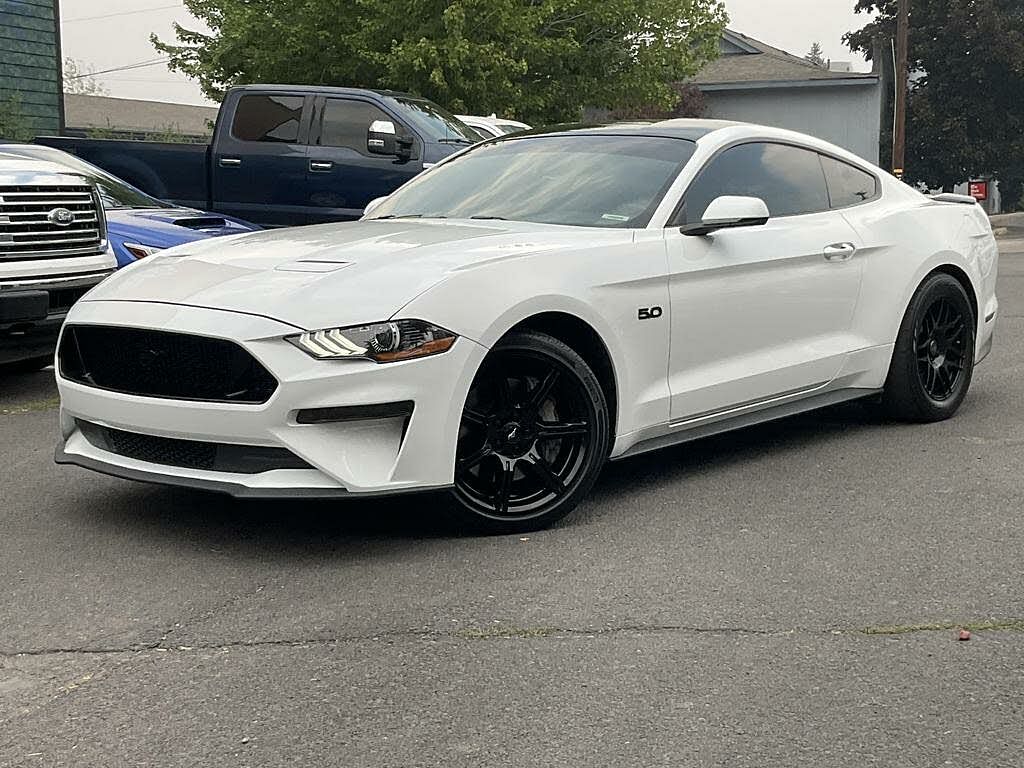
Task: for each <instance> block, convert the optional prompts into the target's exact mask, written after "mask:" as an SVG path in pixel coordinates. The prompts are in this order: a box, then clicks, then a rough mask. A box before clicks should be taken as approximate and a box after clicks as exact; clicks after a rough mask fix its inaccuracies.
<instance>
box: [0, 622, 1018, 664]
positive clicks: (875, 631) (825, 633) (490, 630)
mask: <svg viewBox="0 0 1024 768" xmlns="http://www.w3.org/2000/svg"><path fill="white" fill-rule="evenodd" d="M958 629H967V630H970V631H972V632H996V631H1004V632H1024V619H1007V620H1003V621H975V622H971V621H968V622H963V623H956V622H943V623H933V624H907V625H893V626H879V627H862V628H855V629H840V628H832V629H816V630H806V629H752V628H747V627H696V626H685V625H676V624H667V625H630V626H620V627H600V628H578V627H513V626H493V627H469V628H466V629H459V630H450V631H444V630H433V629H410V630H391V631H386V632H374V633H371V634H362V635H338V636H329V637H304V638H303V637H298V638H294V637H293V638H278V639H268V640H228V641H224V642H204V643H196V644H194V645H167V644H166V638H167V636H169V634H171V632H168V633H167V635H165V636H164V638H162V639H161V640H159V641H155V642H151V643H132V644H129V645H125V646H119V647H102V646H95V647H88V646H85V647H78V648H70V647H66V648H65V647H55V648H34V649H27V650H20V651H4V650H0V659H14V658H19V657H22V658H24V657H39V656H56V655H76V654H80V655H116V654H133V653H147V652H154V651H155V652H158V653H197V652H205V651H230V650H232V649H236V648H237V649H249V648H273V647H302V646H328V645H339V644H342V643H356V642H376V641H381V640H394V639H421V640H446V639H448V640H468V641H473V640H502V639H506V640H531V639H546V638H559V637H561V638H565V637H601V636H609V635H620V634H634V635H636V634H659V633H670V632H671V633H680V634H696V635H748V636H754V637H780V636H793V635H802V636H812V637H829V636H832V637H834V636H844V637H879V636H883V637H897V636H900V635H908V634H921V633H934V632H945V631H949V630H958Z"/></svg>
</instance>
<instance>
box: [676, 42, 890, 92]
mask: <svg viewBox="0 0 1024 768" xmlns="http://www.w3.org/2000/svg"><path fill="white" fill-rule="evenodd" d="M692 82H693V83H695V84H696V85H697V86H699V87H700V89H701V90H702V91H712V90H739V89H743V88H772V87H792V86H797V85H801V86H814V85H822V86H826V85H868V84H872V83H876V82H878V75H877V74H875V73H872V72H830V71H829V70H827V69H824V68H823V67H819V66H816V65H815V64H812V63H811V62H809V61H807V60H805V59H802V58H800V57H799V56H794V55H793V54H791V53H787V52H786V51H783V50H780V49H779V48H774V47H772V46H770V45H768V44H767V43H763V42H761V41H760V40H755V39H754V38H752V37H748V36H747V35H744V34H741V33H739V32H735V31H733V30H726V31H725V33H724V34H723V35H722V41H721V55H720V56H719V57H718V58H717V59H715V60H714V61H712V62H710V63H709V64H708V65H707V66H706V67H704V69H702V70H701V71H700V72H699V73H698V74H697V75H696V76H695V77H694V78H693V80H692Z"/></svg>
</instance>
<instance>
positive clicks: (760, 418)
mask: <svg viewBox="0 0 1024 768" xmlns="http://www.w3.org/2000/svg"><path fill="white" fill-rule="evenodd" d="M881 391H882V390H881V389H834V390H830V391H828V392H820V393H818V394H814V395H811V396H809V397H799V398H798V399H789V400H787V401H786V402H783V403H778V404H776V403H777V401H778V399H779V398H777V397H774V398H771V399H770V400H768V401H765V402H764V403H762V406H763V407H761V408H757V406H756V404H755V405H754V406H752V407H753V408H754V410H748V409H747V408H744V411H743V413H740V414H736V415H731V414H732V413H733V412H734V411H735V410H736V409H735V408H730V409H727V410H725V411H721V412H719V414H717V418H716V414H708V415H704V416H701V417H699V419H690V420H689V421H684V422H681V423H677V424H667V425H664V426H662V427H659V428H657V429H656V430H652V431H653V434H648V436H646V437H644V438H642V439H641V440H640V441H639V442H637V443H635V444H634V445H633V446H632V447H631V448H629V450H627V451H626V452H625V453H622V454H620V455H618V456H615V457H613V458H612V459H611V460H612V461H618V460H619V459H627V458H629V457H631V456H637V455H638V454H641V453H647V452H648V451H656V450H658V449H659V448H667V447H669V446H671V445H680V444H681V443H689V442H691V441H693V440H700V439H701V438H704V437H711V436H712V435H718V434H721V433H723V432H731V431H733V430H735V429H742V428H744V427H752V426H754V425H755V424H764V423H765V422H768V421H776V420H777V419H784V418H786V417H787V416H795V415H797V414H798V413H805V412H807V411H814V410H818V409H819V408H825V407H826V406H829V405H835V404H836V403H844V402H847V401H849V400H860V399H862V398H865V397H871V396H873V395H877V394H879V393H881ZM697 420H699V421H701V422H703V423H701V424H699V425H697V426H688V425H691V424H693V422H694V421H697Z"/></svg>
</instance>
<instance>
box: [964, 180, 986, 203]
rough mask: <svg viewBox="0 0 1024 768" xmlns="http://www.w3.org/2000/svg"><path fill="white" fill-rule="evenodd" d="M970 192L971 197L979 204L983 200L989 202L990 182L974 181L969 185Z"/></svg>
mask: <svg viewBox="0 0 1024 768" xmlns="http://www.w3.org/2000/svg"><path fill="white" fill-rule="evenodd" d="M967 188H968V192H967V194H969V195H970V196H971V197H973V198H974V199H975V200H978V201H979V202H980V201H981V200H988V182H987V181H972V182H971V183H970V184H969V185H968V187H967Z"/></svg>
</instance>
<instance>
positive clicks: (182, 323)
mask: <svg viewBox="0 0 1024 768" xmlns="http://www.w3.org/2000/svg"><path fill="white" fill-rule="evenodd" d="M69 319H70V321H71V322H74V323H82V324H98V325H122V326H128V327H137V328H151V329H159V330H163V331H176V332H180V333H189V334H197V335H203V336H216V337H218V338H224V339H228V340H230V341H233V342H235V343H237V344H239V345H241V346H242V347H244V348H245V349H246V350H247V351H248V352H249V353H250V354H252V355H253V356H254V357H255V358H257V359H258V360H259V361H260V362H261V363H262V364H263V365H264V366H265V367H266V368H267V370H268V371H270V372H271V373H272V374H273V375H274V377H275V378H276V379H277V380H278V382H279V384H278V387H277V390H276V391H275V392H274V394H273V395H272V396H271V397H270V399H269V400H268V401H267V402H266V403H263V404H260V405H240V404H229V403H214V402H192V401H182V400H170V399H162V398H152V397H139V396H135V395H127V394H121V393H117V392H110V391H106V390H100V389H96V388H93V387H89V386H85V385H82V384H77V383H75V382H72V381H69V380H67V379H64V378H62V377H61V376H60V375H58V377H57V383H58V389H59V391H60V396H61V414H60V419H61V431H62V435H63V442H62V444H61V445H60V446H59V447H58V449H57V454H56V460H57V461H58V462H59V463H65V464H77V465H79V466H83V467H86V468H88V469H92V470H95V471H99V472H104V473H106V474H110V475H116V476H119V477H125V478H128V479H132V480H142V481H148V482H156V483H164V484H168V485H184V486H189V487H194V488H201V489H207V490H215V491H222V492H225V493H229V494H231V495H234V496H241V497H271V498H272V497H283V496H300V497H311V496H312V497H321V496H323V497H333V496H347V495H375V494H385V493H399V492H403V491H421V490H429V489H435V488H444V487H449V486H450V485H451V484H452V482H453V476H454V468H455V444H456V440H457V438H458V430H459V423H460V421H461V417H462V408H463V404H464V403H465V399H466V394H467V392H468V391H469V386H470V384H471V383H472V379H473V376H474V374H475V373H476V370H477V368H478V367H479V365H480V363H481V362H482V360H483V358H484V355H485V354H486V352H487V350H486V349H485V348H484V347H482V346H480V345H479V344H477V343H476V342H473V341H471V340H469V339H465V338H460V339H459V340H458V341H457V342H456V343H455V345H454V346H453V347H452V348H451V349H450V350H449V351H448V352H445V353H444V354H440V355H436V356H433V357H428V358H423V359H420V360H410V361H406V362H399V363H389V364H385V365H378V364H376V363H373V362H369V361H362V360H360V361H350V360H341V361H318V360H314V359H312V358H310V357H309V356H307V355H306V354H305V353H303V352H302V351H300V350H299V349H297V348H296V347H294V346H293V345H291V344H289V343H288V342H286V341H284V339H283V337H284V336H285V335H290V334H293V333H295V332H296V329H295V328H294V327H292V326H290V325H287V324H284V323H281V322H278V321H276V320H270V319H268V318H264V317H258V316H254V315H246V314H240V313H235V312H227V311H221V310H214V309H204V308H197V307H188V306H176V305H167V304H155V303H146V302H121V301H85V302H82V303H80V304H78V305H77V306H76V307H75V309H74V311H73V312H72V315H71V317H70V318H69ZM403 401H412V403H413V411H412V415H411V416H409V417H406V416H387V415H385V416H384V417H382V418H367V419H362V420H355V421H352V420H346V421H337V422H326V423H313V424H306V423H299V421H298V420H297V414H298V412H299V411H300V410H307V409H319V408H341V407H346V406H374V405H380V404H384V403H397V402H403ZM83 421H84V422H89V423H90V424H95V425H99V426H100V427H105V428H110V429H114V430H123V431H126V432H131V433H135V434H139V435H147V436H153V437H161V438H172V439H179V440H188V441H198V442H209V443H218V444H229V445H239V446H253V447H268V448H284V449H287V450H288V451H290V452H292V453H293V454H295V456H298V457H299V458H300V459H302V460H303V461H305V462H306V463H307V464H308V465H309V467H308V468H305V469H271V470H267V471H262V472H257V473H252V474H242V473H235V472H224V471H218V470H214V469H196V468H191V467H183V466H171V465H168V464H158V463H153V462H151V461H142V460H139V459H137V458H131V457H128V456H124V455H120V454H118V453H113V452H111V451H110V450H106V449H104V448H102V447H99V446H98V445H96V444H95V443H94V442H90V440H89V439H88V437H87V435H86V434H85V433H84V432H83V430H82V428H81V425H80V422H83Z"/></svg>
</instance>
